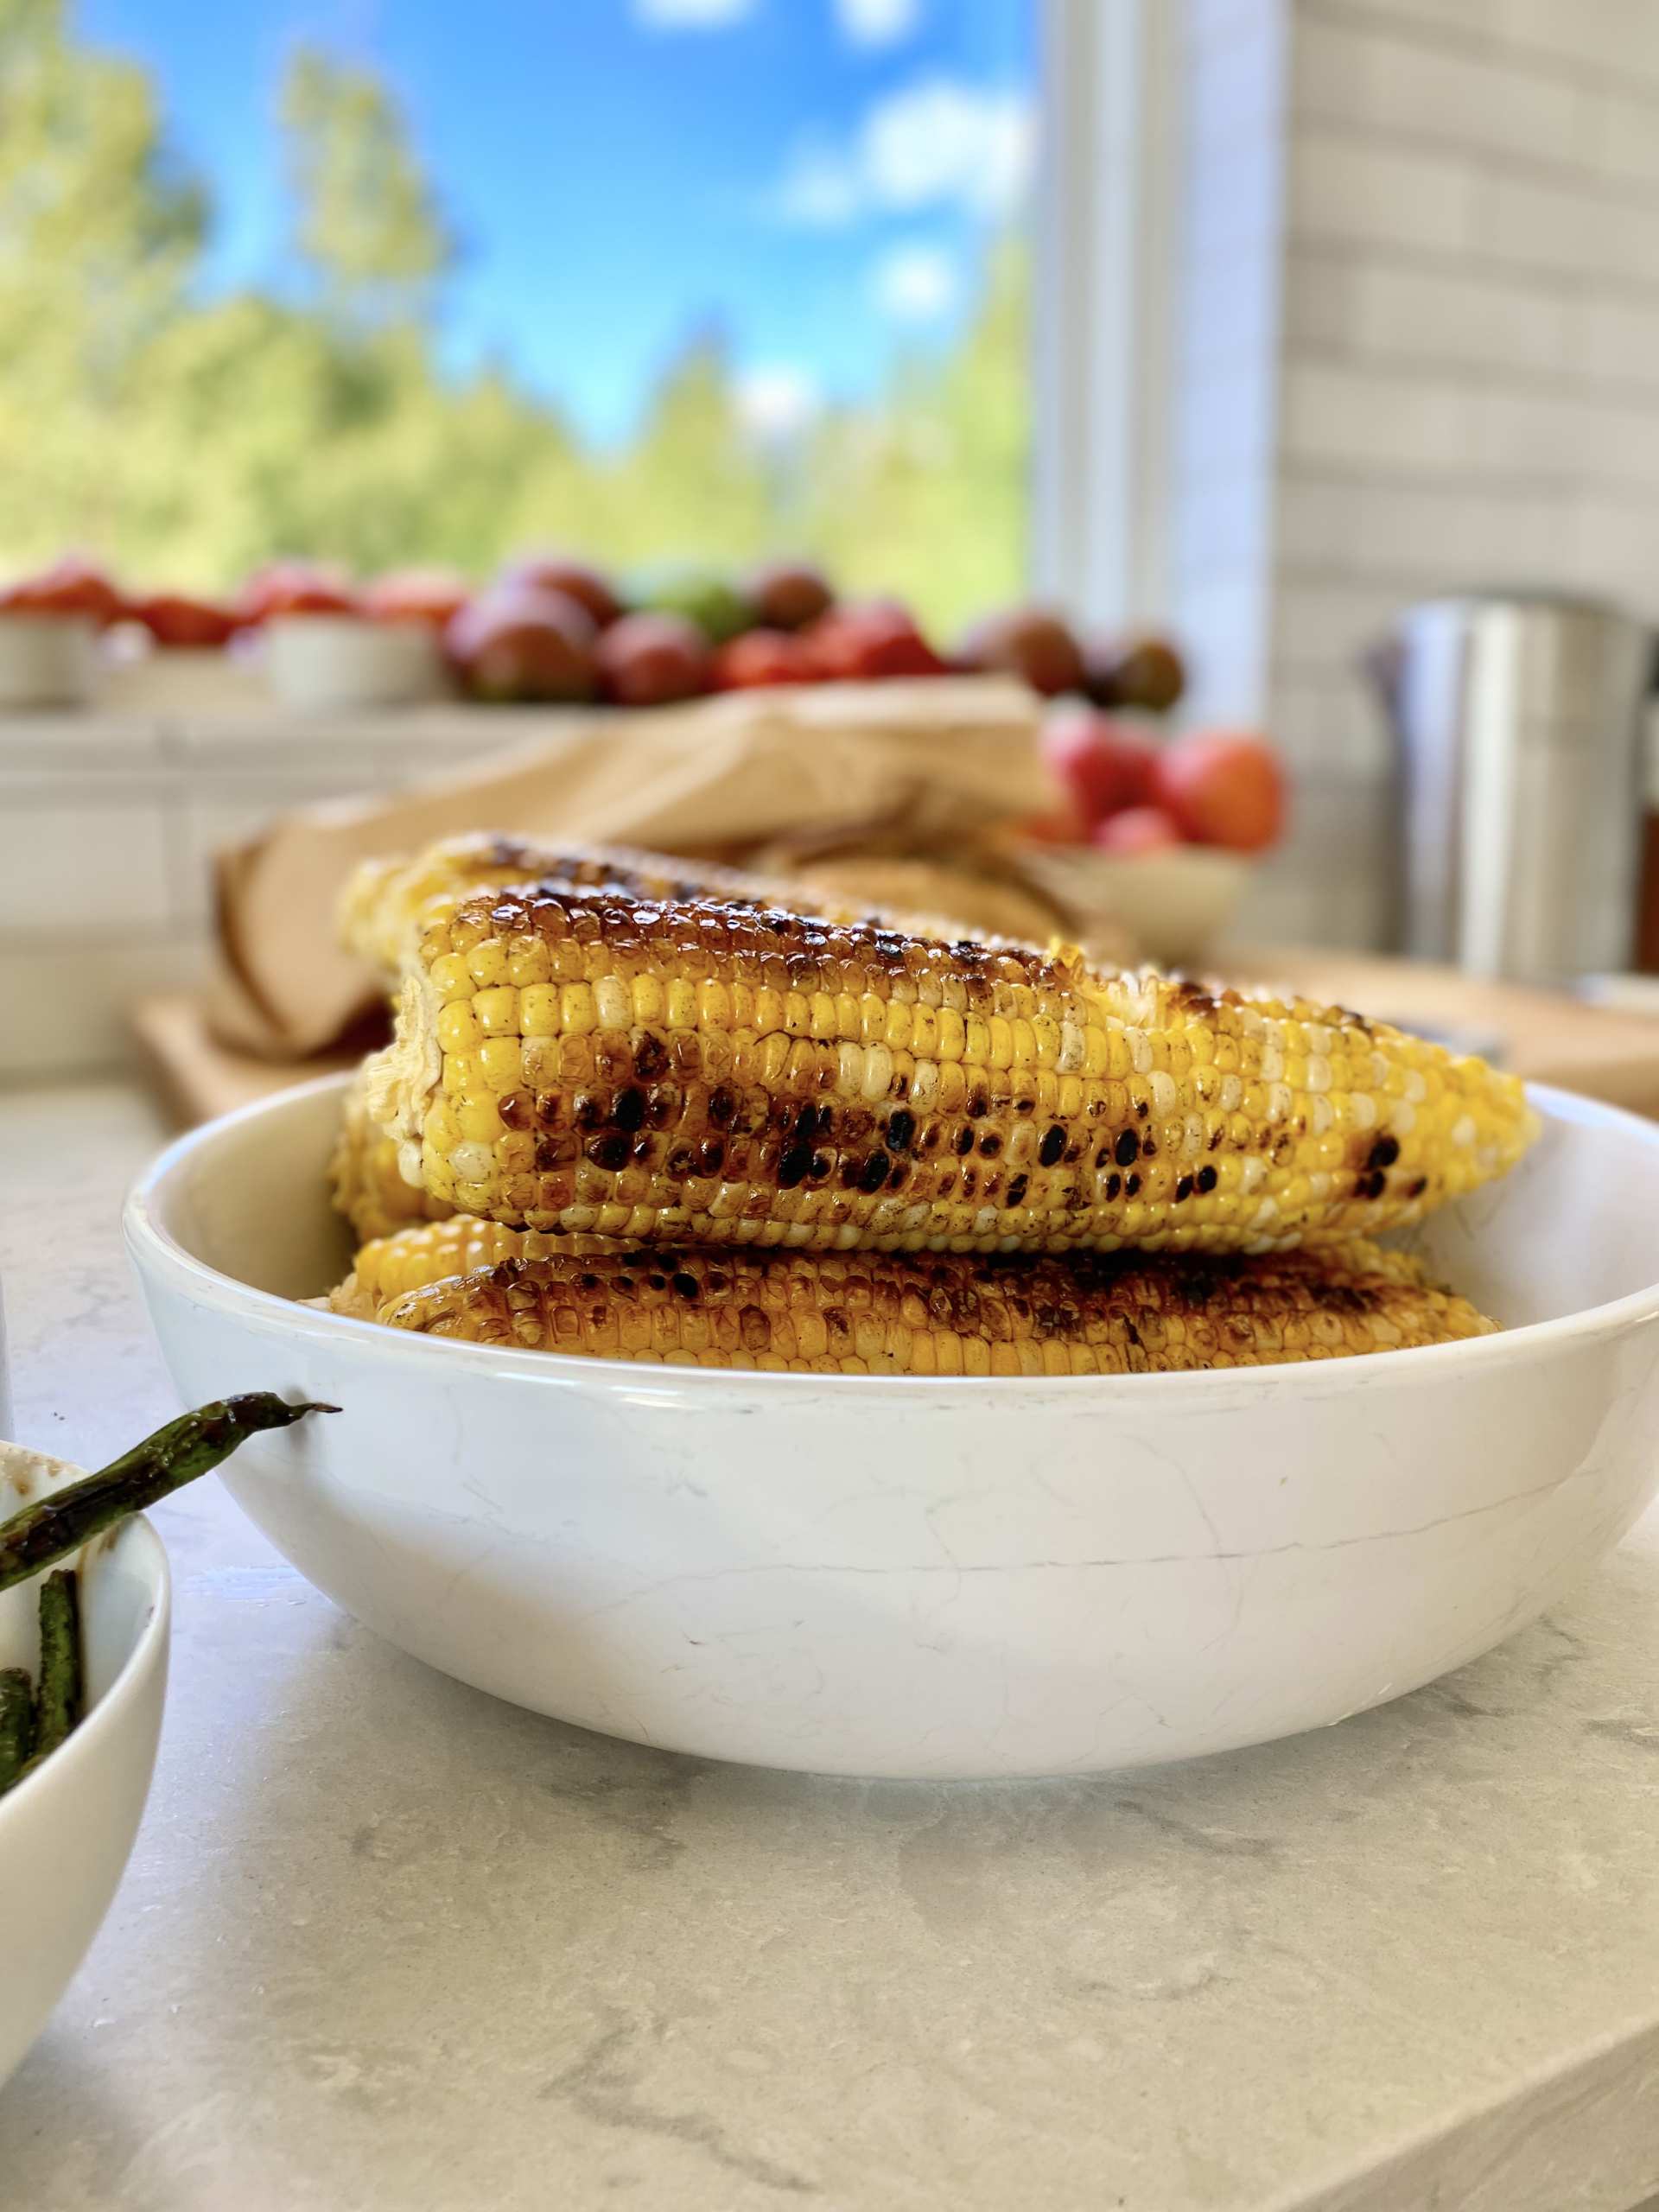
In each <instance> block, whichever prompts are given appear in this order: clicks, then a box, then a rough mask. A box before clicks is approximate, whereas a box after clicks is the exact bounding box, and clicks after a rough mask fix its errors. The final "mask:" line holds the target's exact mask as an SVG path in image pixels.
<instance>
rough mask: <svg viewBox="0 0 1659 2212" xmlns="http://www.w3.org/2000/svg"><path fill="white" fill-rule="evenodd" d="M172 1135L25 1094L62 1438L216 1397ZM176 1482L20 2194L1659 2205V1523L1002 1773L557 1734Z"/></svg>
mask: <svg viewBox="0 0 1659 2212" xmlns="http://www.w3.org/2000/svg"><path fill="white" fill-rule="evenodd" d="M159 1137H160V1132H159V1130H158V1128H157V1127H156V1124H155V1122H154V1121H153V1119H152V1117H151V1116H150V1114H149V1110H148V1109H147V1108H146V1107H145V1106H144V1104H143V1103H142V1101H141V1100H140V1099H139V1098H138V1096H137V1095H136V1094H135V1093H133V1092H131V1091H129V1090H124V1089H123V1088H121V1087H118V1086H116V1085H88V1086H84V1087H79V1088H75V1089H61V1090H30V1091H17V1092H13V1093H10V1094H4V1095H0V1281H3V1286H4V1294H5V1300H6V1307H7V1318H8V1321H9V1325H10V1335H11V1369H12V1384H13V1391H14V1395H15V1398H16V1424H15V1425H16V1428H17V1431H18V1434H19V1437H20V1438H21V1440H22V1441H23V1442H25V1443H29V1444H33V1445H35V1446H40V1447H41V1448H43V1449H46V1450H48V1451H54V1452H60V1453H61V1454H62V1455H64V1456H65V1457H68V1458H73V1459H79V1460H82V1461H86V1462H97V1461H99V1459H103V1458H105V1457H106V1456H108V1455H110V1454H111V1453H112V1452H115V1451H117V1450H118V1449H120V1448H121V1447H122V1446H125V1445H126V1444H128V1443H130V1442H131V1441H133V1440H135V1439H136V1438H137V1437H138V1436H139V1435H141V1434H142V1433H144V1432H145V1431H146V1430H148V1429H149V1428H150V1427H154V1426H155V1425H156V1423H157V1422H159V1421H162V1420H163V1419H165V1418H166V1417H167V1416H168V1414H170V1413H172V1412H173V1411H175V1406H176V1402H175V1399H174V1396H173V1395H172V1392H171V1390H170V1388H169V1386H168V1383H167V1380H166V1377H165V1376H164V1375H163V1373H162V1367H161V1363H160V1361H159V1358H158V1357H157V1355H156V1351H155V1348H154V1345H153V1344H152V1341H151V1339H150V1336H149V1329H148V1326H147V1325H146V1323H145V1320H144V1319H143V1313H142V1312H141V1310H140V1308H139V1306H138V1303H137V1297H136V1294H135V1292H134V1290H133V1287H132V1285H131V1282H130V1279H129V1276H128V1274H127V1270H126V1266H125V1262H124V1257H123V1255H122V1252H121V1249H120V1241H119V1234H118V1225H117V1213H118V1200H119V1196H120V1192H121V1190H122V1187H123V1185H124V1183H125V1181H126V1179H127V1178H128V1177H129V1175H130V1173H131V1172H132V1171H133V1169H134V1168H135V1167H136V1166H137V1165H138V1164H139V1162H140V1161H141V1160H142V1159H143V1157H144V1156H145V1154H147V1153H149V1151H150V1150H151V1149H152V1148H153V1147H154V1146H155V1145H156V1143H157V1142H158V1141H159ZM259 1379H260V1378H259V1377H258V1376H226V1378H225V1382H226V1389H245V1388H250V1387H253V1386H255V1385H257V1383H258V1381H259ZM155 1518H156V1524H157V1526H158V1527H159V1528H160V1529H161V1530H162V1534H163V1535H164V1537H165V1539H166V1541H167V1544H168V1550H169V1553H170V1554H171V1556H172V1560H173V1567H174V1574H175V1589H176V1597H177V1622H176V1630H175V1643H174V1655H173V1676H172V1688H171V1691H170V1693H169V1697H168V1713H167V1723H166V1728H165V1732H164V1735H163V1738H162V1754H161V1760H160V1764H159V1766H158V1769H157V1773H156V1786H155V1789H154V1792H153V1794H152V1796H151V1798H150V1802H149V1811H148V1813H147V1815H146V1817H145V1821H144V1825H143V1831H142V1833H141V1834H140V1837H139V1840H138V1845H137V1851H136V1853H135V1854H134V1858H133V1860H132V1864H131V1866H130V1868H129V1870H128V1873H127V1877H126V1879H125V1882H124V1885H123V1886H122V1889H121V1891H120V1893H119V1895H118V1897H117V1900H116V1903H115V1904H114V1906H113V1908H112V1910H111V1914H110V1917H109V1920H108V1922H107V1923H106V1924H105V1928H104V1929H103V1932H102V1934H101V1935H100V1936H99V1939H98V1941H97V1942H96V1944H95V1945H94V1947H93V1949H92V1954H91V1955H90V1957H89V1959H88V1960H87V1962H86V1965H85V1967H83V1968H82V1970H81V1972H80V1974H79V1976H78V1977H77V1978H76V1980H75V1982H74V1983H73V1986H72V1987H71V1989H70V1991H69V1993H68V1995H67V1997H66V1998H65V1999H64V2001H63V2003H62V2005H60V2008H59V2010H58V2012H57V2013H56V2015H55V2017H54V2020H53V2023H52V2024H51V2026H50V2027H49V2028H48V2031H47V2033H46V2034H45V2036H44V2037H43V2038H42V2039H41V2043H40V2044H38V2045H37V2046H36V2048H35V2050H34V2052H33V2053H32V2054H31V2056H29V2059H28V2060H26V2062H25V2063H24V2065H23V2067H22V2070H21V2072H20V2073H19V2074H18V2075H16V2078H15V2079H14V2081H13V2082H12V2083H11V2084H10V2087H9V2088H6V2089H5V2090H3V2091H0V2204H3V2205H5V2206H8V2207H10V2206H12V2205H16V2206H20V2207H21V2206H27V2207H29V2212H92V2208H94V2207H96V2208H100V2212H102V2208H112V2209H113V2212H267V2208H269V2212H482V2208H486V2207H488V2208H491V2212H543V2208H544V2207H550V2206H553V2205H559V2206H587V2205H595V2206H597V2205H601V2204H606V2205H608V2204H639V2205H650V2206H652V2207H656V2206H670V2205H671V2206H673V2207H675V2208H676V2212H761V2209H762V2208H766V2207H777V2206H780V2205H784V2204H788V2203H792V2202H813V2201H817V2202H820V2203H822V2204H823V2205H826V2206H830V2207H835V2208H842V2207H854V2208H863V2207H872V2208H882V2209H883V2212H886V2208H889V2207H891V2208H893V2209H894V2212H909V2208H916V2212H931V2208H936V2207H937V2208H939V2212H945V2208H949V2212H981V2208H984V2212H991V2208H995V2212H1002V2208H1011V2207H1025V2206H1042V2207H1044V2208H1048V2209H1049V2212H1072V2208H1076V2209H1077V2212H1084V2208H1088V2212H1100V2209H1101V2208H1111V2207H1116V2208H1123V2212H1306V2208H1313V2207H1318V2208H1321V2212H1414V2208H1417V2207H1425V2208H1426V2207H1428V2206H1431V2205H1432V2206H1435V2207H1442V2208H1445V2212H1453V2208H1455V2209H1456V2212H1627V2208H1630V2207H1631V2206H1633V2205H1634V2204H1635V2203H1636V2202H1637V2200H1638V2199H1640V2198H1642V2197H1643V2196H1644V2195H1645V2194H1646V2193H1647V2192H1649V2191H1650V2190H1654V2189H1655V2188H1656V2187H1659V1876H1656V1869H1659V1663H1656V1662H1659V1517H1655V1516H1649V1520H1648V1521H1647V1522H1646V1523H1645V1524H1644V1525H1643V1527H1642V1528H1641V1529H1637V1531H1636V1532H1635V1533H1634V1534H1633V1535H1631V1536H1630V1538H1629V1539H1628V1540H1627V1541H1626V1542H1625V1543H1624V1546H1623V1547H1622V1548H1621V1549H1620V1550H1619V1551H1618V1553H1617V1554H1615V1555H1614V1556H1613V1557H1612V1558H1611V1559H1610V1560H1607V1561H1606V1562H1605V1564H1604V1565H1603V1566H1602V1567H1599V1569H1597V1570H1596V1571H1595V1572H1594V1573H1592V1574H1590V1575H1588V1576H1586V1578H1585V1580H1583V1581H1582V1582H1581V1583H1580V1585H1579V1586H1578V1587H1577V1588H1576V1590H1575V1591H1574V1592H1573V1593H1572V1595H1571V1596H1570V1597H1569V1598H1568V1599H1567V1600H1566V1601H1564V1602H1563V1603H1562V1604H1561V1605H1559V1606H1558V1607H1557V1608H1556V1609H1555V1610H1554V1611H1553V1612H1552V1613H1551V1614H1550V1615H1549V1616H1548V1618H1546V1619H1545V1620H1543V1621H1541V1623H1539V1624H1537V1625H1536V1626H1535V1627H1533V1628H1531V1629H1529V1630H1526V1631H1525V1632H1523V1633H1522V1634H1521V1635H1519V1636H1517V1637H1515V1638H1513V1639H1512V1641H1511V1642H1510V1643H1508V1644H1506V1645H1504V1646H1503V1648H1502V1649H1499V1650H1498V1651H1497V1652H1494V1653H1492V1654H1491V1655H1490V1656H1488V1657H1486V1658H1485V1659H1484V1660H1481V1661H1479V1662H1477V1663H1476V1664H1475V1665H1473V1666H1471V1667H1467V1668H1465V1669H1463V1670H1462V1671H1461V1672H1460V1673H1459V1674H1458V1675H1455V1676H1453V1677H1452V1678H1451V1679H1449V1680H1448V1681H1445V1682H1442V1683H1440V1684H1437V1685H1436V1686H1434V1687H1433V1688H1430V1689H1427V1690H1423V1691H1420V1692H1419V1693H1418V1694H1415V1695H1414V1696H1412V1697H1408V1698H1404V1699H1402V1700H1399V1701H1398V1702H1397V1703H1395V1704H1394V1705H1391V1706H1389V1707H1385V1708H1383V1710H1381V1711H1379V1712H1376V1713H1366V1714H1363V1715H1361V1716H1360V1717H1358V1718H1357V1719H1352V1720H1350V1721H1347V1722H1345V1723H1344V1725H1343V1726H1340V1727H1338V1728H1332V1729H1328V1730H1325V1731H1323V1732H1319V1733H1316V1734H1313V1735H1308V1736H1304V1737H1300V1738H1296V1739H1294V1740H1293V1741H1291V1742H1287V1743H1283V1744H1278V1745H1269V1746H1268V1747H1266V1748H1264V1749H1262V1750H1257V1751H1243V1752H1236V1753H1232V1754H1230V1755H1228V1756H1226V1757H1223V1758H1212V1759H1208V1760H1204V1761H1200V1762H1196V1763H1193V1764H1189V1765H1186V1766H1184V1767H1175V1768H1166V1769H1163V1770H1147V1771H1142V1772H1139V1773H1134V1774H1126V1775H1122V1776H1116V1777H1103V1778H1100V1779H1096V1780H1092V1781H1090V1780H1066V1781H1061V1782H1054V1783H1035V1784H1033V1783H997V1784H977V1785H966V1784H955V1785H950V1784H917V1785H907V1784H899V1783H856V1782H847V1781H842V1780H833V1779H828V1780H826V1779H811V1778H803V1777H795V1776H788V1775H781V1774H772V1773H764V1772H760V1771H756V1770H747V1769H742V1768H737V1767H728V1766H721V1765H719V1764H714V1763H711V1762H708V1761H699V1760H694V1759H687V1758H677V1757H676V1756H674V1755H672V1754H670V1753H659V1752H652V1751H646V1750H642V1749H639V1748H637V1747H635V1746H633V1745H626V1744H617V1743H611V1742H608V1741H607V1740H605V1739H603V1738H599V1737H596V1736H591V1735H587V1734H583V1733H582V1732H580V1731H578V1730H575V1729H572V1728H566V1727H563V1726H559V1725H557V1724H556V1723H554V1722H550V1721H545V1720H541V1719H536V1718H534V1717H532V1716H531V1715H530V1714H528V1713H519V1712H517V1711H515V1710H514V1709H512V1707H507V1706H505V1705H502V1704H499V1703H498V1702H496V1701H495V1700H492V1699H490V1698H488V1697H486V1696H483V1695H482V1694H479V1693H478V1692H475V1691H473V1690H469V1689H467V1688H463V1687H462V1686H461V1685H460V1684H459V1683H456V1682H452V1681H448V1680H446V1679H445V1678H444V1677H442V1675H436V1674H434V1673H432V1672H431V1671H429V1669H426V1668H424V1667H423V1666H421V1665H419V1664H418V1663H417V1662H415V1661H414V1660H411V1659H407V1658H405V1657H404V1656H402V1655H401V1654H400V1653H398V1652H397V1651H394V1650H393V1649H391V1647H390V1646H389V1645H387V1644H385V1643H381V1642H380V1641H379V1640H378V1638H377V1637H373V1636H372V1635H371V1634H370V1633H369V1632H368V1631H366V1630H363V1629H360V1628H359V1627H358V1626H357V1625H356V1624H354V1623H353V1621H351V1620H350V1619H349V1618H347V1617H346V1615H344V1614H343V1613H341V1612H340V1611H337V1610H336V1609H335V1608H334V1606H333V1605H331V1604H330V1603H329V1602H328V1601H327V1599H324V1598H322V1597H321V1596H320V1595H319V1594H318V1593H317V1592H315V1591H314V1590H312V1589H311V1588H310V1587H309V1586H308V1585H307V1584H306V1583H304V1582H303V1581H302V1580H301V1579H300V1578H299V1576H298V1575H296V1573H293V1572H292V1571H291V1570H290V1569H289V1568H288V1567H286V1566H285V1565H284V1564H283V1562H282V1560H279V1559H278V1558H277V1555H276V1554H274V1553H273V1552H272V1551H271V1550H270V1548H269V1547H268V1546H267V1545H266V1544H265V1543H264V1540H263V1539H262V1538H261V1537H260V1536H259V1535H257V1534H256V1532H255V1531H254V1530H253V1529H252V1528H251V1527H250V1526H249V1525H248V1524H247V1523H245V1522H244V1521H243V1520H242V1519H241V1517H240V1516H238V1513H237V1512H236V1510H234V1508H233V1507H232V1505H231V1504H230V1503H229V1501H228V1499H227V1498H226V1496H225V1494H224V1493H223V1491H220V1490H219V1487H218V1486H217V1484H212V1483H208V1484H200V1485H198V1486H196V1487H194V1488H193V1489H191V1490H188V1491H185V1492H183V1493H181V1495H180V1496H179V1497H177V1498H175V1499H174V1500H171V1501H169V1502H168V1503H167V1504H165V1505H163V1506H162V1508H161V1509H160V1510H158V1511H157V1513H156V1516H155ZM0 1873H3V1870H0Z"/></svg>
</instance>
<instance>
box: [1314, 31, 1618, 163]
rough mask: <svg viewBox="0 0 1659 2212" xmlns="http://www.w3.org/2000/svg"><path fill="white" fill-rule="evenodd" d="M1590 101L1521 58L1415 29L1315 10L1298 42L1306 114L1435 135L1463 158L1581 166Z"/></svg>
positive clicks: (1421, 135) (1578, 89)
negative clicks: (1477, 154)
mask: <svg viewBox="0 0 1659 2212" xmlns="http://www.w3.org/2000/svg"><path fill="white" fill-rule="evenodd" d="M1591 99H1592V95H1591V94H1589V93H1587V92H1586V91H1585V90H1584V89H1583V87H1582V86H1580V85H1578V84H1576V83H1574V82H1573V80H1571V79H1568V78H1565V77H1562V76H1561V75H1560V74H1559V73H1548V72H1546V71H1542V70H1540V69H1539V68H1538V67H1536V66H1535V65H1532V64H1529V63H1528V62H1527V61H1526V60H1516V59H1515V58H1513V57H1510V56H1506V55H1505V54H1503V53H1502V52H1501V51H1498V50H1496V49H1493V50H1489V51H1488V52H1486V53H1485V54H1471V53H1469V52H1467V51H1462V50H1459V48H1456V47H1447V46H1446V45H1443V44H1440V43H1438V42H1428V41H1423V40H1422V39H1421V35H1414V32H1413V30H1412V29H1410V28H1409V27H1405V28H1402V29H1400V30H1398V31H1395V30H1378V29H1374V28H1372V27H1371V26H1370V25H1368V24H1364V23H1360V22H1353V21H1343V20H1338V21H1331V20H1328V19H1325V20H1322V19H1321V18H1320V17H1319V16H1318V15H1314V14H1309V15H1308V16H1306V19H1305V20H1304V21H1303V22H1302V24H1301V26H1300V30H1299V34H1298V36H1297V40H1296V59H1295V107H1296V112H1297V114H1298V116H1299V117H1300V118H1303V119H1304V120H1308V121H1316V122H1318V123H1320V124H1358V125H1360V126H1361V127H1363V128H1365V129H1370V130H1383V131H1388V132H1392V133H1395V134H1398V135H1401V136H1403V137H1411V138H1432V139H1436V140H1438V141H1440V143H1442V144H1443V145H1445V146H1446V147H1448V148H1451V149H1456V150H1457V151H1458V152H1459V154H1460V155H1465V156H1466V155H1467V154H1468V153H1470V152H1471V151H1482V152H1488V153H1497V154H1503V155H1510V156H1519V157H1522V158H1523V159H1526V160H1529V161H1537V162H1566V163H1574V162H1579V161H1580V159H1581V158H1582V153H1583V146H1584V141H1585V136H1586V114H1585V111H1586V105H1587V103H1588V102H1589V101H1590V100H1591Z"/></svg>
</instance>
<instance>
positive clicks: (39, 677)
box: [0, 607, 98, 711]
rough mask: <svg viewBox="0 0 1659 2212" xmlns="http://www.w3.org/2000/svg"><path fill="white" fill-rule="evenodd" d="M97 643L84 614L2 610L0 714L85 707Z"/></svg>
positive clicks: (0, 615)
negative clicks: (11, 710) (17, 710)
mask: <svg viewBox="0 0 1659 2212" xmlns="http://www.w3.org/2000/svg"><path fill="white" fill-rule="evenodd" d="M97 639H98V632H97V631H96V629H95V628H94V626H93V625H92V621H91V620H90V618H89V617H88V616H86V615H85V614H31V613H24V612H22V611H21V610H9V609H7V608H4V607H0V711H5V710H10V709H24V708H29V707H84V706H85V705H86V702H87V701H88V699H90V698H91V696H92V676H93V671H94V667H95V664H96V661H95V652H96V645H97Z"/></svg>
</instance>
